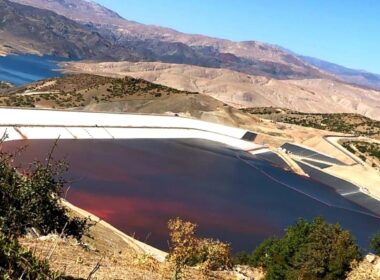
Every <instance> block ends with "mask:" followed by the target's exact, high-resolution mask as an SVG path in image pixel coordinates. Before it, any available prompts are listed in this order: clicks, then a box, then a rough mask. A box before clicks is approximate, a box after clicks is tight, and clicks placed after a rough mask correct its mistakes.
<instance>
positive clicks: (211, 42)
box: [12, 0, 380, 89]
mask: <svg viewBox="0 0 380 280" xmlns="http://www.w3.org/2000/svg"><path fill="white" fill-rule="evenodd" d="M12 1H14V2H18V3H22V4H27V5H32V6H35V7H39V8H44V9H49V10H54V11H55V12H57V13H58V14H61V15H64V16H66V17H69V18H71V19H73V20H76V21H79V22H81V23H84V24H90V25H94V26H95V27H96V28H98V29H100V32H101V30H103V31H104V33H105V34H109V33H112V36H114V39H115V40H117V41H118V42H119V43H120V44H127V43H128V41H129V40H131V38H134V39H136V38H137V39H139V40H143V41H144V40H154V41H160V42H161V44H163V42H166V43H182V44H184V45H186V46H188V47H190V48H192V49H194V50H195V51H196V52H199V49H201V50H200V53H201V54H205V52H207V51H210V48H212V49H213V51H214V53H211V54H210V53H209V54H207V55H209V56H216V57H217V58H224V59H225V58H230V59H232V60H234V63H231V62H230V61H229V63H218V62H215V61H209V60H210V59H209V58H208V59H206V60H205V59H204V60H203V61H199V60H198V59H199V57H198V58H197V57H194V59H192V60H190V62H192V63H189V59H188V60H187V61H186V64H192V65H197V66H205V67H219V68H227V69H230V70H235V71H240V72H243V73H247V74H253V75H266V76H269V77H274V78H280V79H288V78H291V79H293V78H295V79H297V78H329V79H339V80H341V81H344V82H347V83H351V84H357V85H359V86H364V87H370V88H374V89H379V88H380V82H379V81H378V80H377V78H375V77H377V76H378V75H376V74H372V73H367V72H366V74H364V73H363V72H362V71H358V70H354V69H349V68H347V67H343V66H340V65H338V66H339V67H342V68H346V69H349V70H350V75H347V74H345V73H340V72H339V73H336V72H334V71H332V70H331V68H330V67H321V66H320V65H319V66H318V64H316V63H313V62H312V61H311V60H310V59H308V57H306V56H302V55H298V54H295V53H293V52H292V51H289V50H287V49H286V48H283V47H280V46H276V45H272V44H267V43H262V42H257V41H242V42H233V41H231V40H228V39H219V38H215V37H210V36H204V35H201V34H185V33H182V32H179V31H177V30H174V29H172V28H166V27H161V26H158V25H145V24H141V23H138V22H135V21H130V20H127V19H124V18H122V17H121V16H120V15H119V14H117V13H116V12H114V11H111V10H110V9H108V8H106V7H104V6H102V5H100V4H98V3H96V2H95V1H84V0H12ZM68 7H69V8H68ZM140 45H141V44H140ZM140 45H136V46H134V47H139V46H140ZM182 47H184V46H182ZM152 48H153V49H154V45H153V46H152ZM152 48H151V49H152ZM172 48H173V49H174V47H172ZM207 55H206V56H207ZM198 56H199V55H198ZM200 56H201V55H200ZM239 59H241V60H242V61H240V62H238V60H239ZM313 59H314V58H313ZM153 60H154V59H153ZM156 60H157V61H162V62H166V63H182V62H181V61H180V60H179V59H172V60H165V59H156ZM182 60H183V59H182ZM314 60H315V59H314ZM318 60H319V59H318ZM148 61H149V59H148ZM247 61H248V62H247ZM319 61H321V60H319ZM249 62H253V63H254V64H255V63H256V64H261V65H259V66H257V67H253V66H252V65H249V66H247V63H248V64H249Z"/></svg>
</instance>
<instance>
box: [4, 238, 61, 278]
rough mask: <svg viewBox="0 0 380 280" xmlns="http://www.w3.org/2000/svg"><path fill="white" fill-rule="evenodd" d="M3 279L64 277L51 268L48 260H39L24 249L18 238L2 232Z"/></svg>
mask: <svg viewBox="0 0 380 280" xmlns="http://www.w3.org/2000/svg"><path fill="white" fill-rule="evenodd" d="M0 278H1V279H28V280H35V279H37V280H38V279H63V278H61V276H60V275H58V274H56V273H53V272H51V271H50V269H49V265H48V263H47V262H43V261H39V260H37V259H36V258H34V257H33V256H32V254H31V253H30V252H28V251H27V250H25V249H23V248H22V247H21V246H20V245H19V243H18V242H17V241H16V240H10V239H9V238H7V237H6V236H5V235H4V234H2V233H0Z"/></svg>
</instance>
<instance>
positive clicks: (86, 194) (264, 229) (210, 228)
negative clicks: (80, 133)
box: [4, 139, 380, 251]
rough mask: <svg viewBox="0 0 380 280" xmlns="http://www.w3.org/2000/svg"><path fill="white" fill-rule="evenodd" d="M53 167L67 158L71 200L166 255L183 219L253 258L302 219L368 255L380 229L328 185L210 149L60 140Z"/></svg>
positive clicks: (41, 150) (185, 143)
mask: <svg viewBox="0 0 380 280" xmlns="http://www.w3.org/2000/svg"><path fill="white" fill-rule="evenodd" d="M53 142H54V141H52V140H22V141H14V142H7V143H5V145H4V148H5V149H6V150H13V149H15V148H16V147H19V146H23V145H28V148H27V149H26V151H25V152H24V153H23V155H22V157H21V158H20V159H19V162H20V163H21V162H22V163H27V162H30V161H32V160H33V159H36V158H39V159H43V158H44V157H42V156H41V155H45V156H46V155H47V154H48V151H49V150H50V148H51V147H52V146H53ZM54 155H55V158H56V159H62V158H66V160H67V161H68V163H69V164H70V171H69V174H68V176H69V177H70V179H71V180H73V183H72V186H71V188H70V190H69V192H68V197H67V199H68V200H69V201H70V202H72V203H73V204H75V205H77V206H79V207H81V208H83V209H86V210H88V211H90V212H92V213H94V214H96V215H97V216H99V217H101V218H103V219H104V220H106V221H108V222H110V223H111V224H113V225H114V226H116V227H117V228H119V229H121V230H123V231H124V232H126V233H127V234H131V235H134V236H135V237H136V238H138V239H140V240H142V241H147V242H148V243H149V244H152V245H154V246H156V247H159V248H162V249H167V238H168V233H167V229H166V223H167V221H168V220H169V219H170V218H174V217H177V216H178V217H181V218H183V219H189V220H191V221H194V222H196V223H198V224H199V232H200V234H201V235H202V236H208V237H215V238H219V239H220V240H223V241H228V242H231V243H232V246H233V249H234V250H235V251H239V250H252V249H253V247H254V246H255V245H257V244H258V243H259V242H261V241H262V240H264V239H265V238H267V237H269V236H272V235H281V234H283V232H284V228H285V227H287V226H288V225H290V224H293V223H294V222H295V221H296V220H297V219H298V218H300V217H303V218H307V219H312V218H314V217H315V216H323V217H324V218H326V219H327V220H328V221H329V222H333V223H335V222H339V223H340V224H342V225H343V227H344V228H347V229H350V230H352V231H353V233H354V234H355V236H356V237H357V239H358V242H359V244H360V245H361V246H362V247H367V245H368V238H369V236H371V235H372V234H373V233H375V232H376V231H377V230H379V229H380V219H379V218H377V217H375V216H373V215H371V213H370V212H369V211H367V210H366V209H364V208H362V207H360V206H358V205H356V204H354V203H352V202H350V201H348V200H346V199H344V197H342V196H340V195H338V194H336V193H335V191H334V190H333V189H331V188H329V187H327V186H326V185H323V184H319V183H318V182H316V181H312V180H308V179H306V178H304V177H300V176H297V175H295V174H292V173H290V172H286V171H284V170H282V169H279V168H277V167H275V166H272V165H271V164H269V163H268V162H267V161H265V160H263V159H259V158H254V157H253V156H249V155H246V154H242V152H239V151H235V150H232V149H230V148H228V147H225V146H223V145H220V144H216V143H213V142H208V141H203V140H194V139H191V140H60V142H59V145H58V148H57V149H56V150H55V153H54Z"/></svg>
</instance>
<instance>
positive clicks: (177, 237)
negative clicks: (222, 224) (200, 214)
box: [168, 218, 231, 279]
mask: <svg viewBox="0 0 380 280" xmlns="http://www.w3.org/2000/svg"><path fill="white" fill-rule="evenodd" d="M197 227H198V226H197V225H196V224H194V223H191V222H186V221H183V220H181V219H179V218H176V219H173V220H170V221H169V222H168V228H169V235H170V245H171V246H170V252H169V255H168V260H169V261H171V262H173V263H174V265H175V272H174V278H175V279H180V278H181V274H182V269H183V267H184V266H186V265H188V266H195V265H201V267H202V268H203V269H204V270H217V269H222V268H227V267H230V263H231V261H230V254H231V253H230V251H231V248H230V245H229V244H226V243H223V242H220V241H218V240H213V239H201V238H197V237H196V235H195V233H196V229H197Z"/></svg>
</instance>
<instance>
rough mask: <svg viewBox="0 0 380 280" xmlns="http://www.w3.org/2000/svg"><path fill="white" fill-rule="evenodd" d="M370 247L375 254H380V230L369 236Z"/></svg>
mask: <svg viewBox="0 0 380 280" xmlns="http://www.w3.org/2000/svg"><path fill="white" fill-rule="evenodd" d="M370 243H371V247H372V249H373V250H374V252H375V254H376V255H380V231H379V232H378V233H376V234H375V235H374V236H373V237H372V238H371V242H370Z"/></svg>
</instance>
